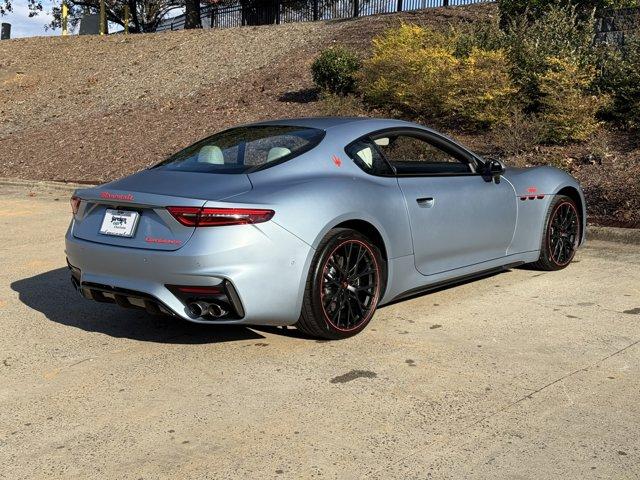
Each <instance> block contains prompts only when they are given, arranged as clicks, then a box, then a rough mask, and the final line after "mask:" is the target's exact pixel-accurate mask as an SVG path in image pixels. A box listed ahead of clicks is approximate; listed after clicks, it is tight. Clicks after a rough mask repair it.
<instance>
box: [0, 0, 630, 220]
mask: <svg viewBox="0 0 640 480" xmlns="http://www.w3.org/2000/svg"><path fill="white" fill-rule="evenodd" d="M495 15H497V10H496V8H495V6H493V5H475V6H468V7H452V8H439V9H432V10H423V11H420V12H405V13H401V14H390V15H378V16H373V17H364V18H360V19H354V20H343V21H331V22H315V23H296V24H287V25H280V26H264V27H245V28H235V29H228V30H210V31H181V32H165V33H159V34H147V35H131V36H127V37H124V36H110V37H106V38H105V37H103V38H100V37H77V36H72V37H65V38H62V37H41V38H29V39H16V40H10V41H5V42H1V43H0V177H17V178H27V179H43V180H63V181H76V182H78V181H80V182H101V181H107V180H110V179H113V178H117V177H120V176H123V175H126V174H128V173H131V172H134V171H137V170H139V169H141V168H143V167H145V166H148V165H150V164H153V163H156V162H158V161H160V160H162V159H163V158H165V157H166V156H167V155H169V154H171V153H173V152H175V151H177V150H178V149H180V148H182V147H184V146H186V145H188V144H190V143H192V142H194V141H195V140H198V139H200V138H202V137H204V136H206V135H209V134H211V133H213V132H215V131H217V130H220V129H221V128H225V127H228V126H231V125H234V124H239V123H246V122H251V121H257V120H263V119H271V118H283V117H302V116H314V115H318V114H321V113H322V111H323V106H322V104H321V102H319V101H318V100H317V96H316V94H315V92H314V90H313V82H312V80H311V76H310V71H309V70H310V69H309V67H310V64H311V62H312V61H313V59H314V57H315V56H316V55H317V53H318V52H319V51H320V50H321V49H322V48H325V47H327V46H329V45H332V44H334V43H342V44H347V45H349V46H351V47H353V48H354V49H356V50H359V51H361V52H362V53H363V55H364V54H365V53H366V51H367V49H369V48H370V44H371V39H372V38H373V37H374V36H375V35H377V34H379V33H381V32H382V31H383V30H384V29H385V28H388V27H390V26H393V25H398V24H400V23H401V22H412V23H418V24H422V25H437V26H439V27H442V26H445V25H447V24H455V23H456V22H469V21H478V20H482V19H488V18H490V17H492V16H495ZM345 113H352V112H345ZM447 133H448V134H450V135H452V136H454V137H457V138H459V139H461V141H463V142H464V143H467V144H468V145H469V146H470V147H471V148H473V149H475V150H477V151H478V152H479V153H483V154H491V155H500V152H499V147H498V146H499V145H500V143H503V142H500V141H498V140H499V137H500V135H502V136H508V135H510V132H508V131H497V132H480V133H474V134H469V133H465V132H462V131H458V130H455V129H449V130H448V131H447ZM503 158H504V157H503ZM504 159H505V160H506V161H507V163H510V164H516V165H525V164H537V163H551V164H555V165H558V166H562V167H564V168H566V169H568V170H569V171H571V173H572V174H573V175H574V176H576V177H577V178H578V179H579V180H580V181H581V182H582V184H583V186H584V187H585V189H586V192H587V197H588V200H589V208H590V215H591V217H592V218H593V219H596V220H597V221H598V222H599V223H606V224H612V225H621V226H640V148H638V142H637V141H633V139H630V138H629V136H628V135H626V134H612V133H607V132H605V133H604V134H603V135H601V136H600V137H599V139H597V141H596V142H595V143H594V142H591V144H588V145H587V144H583V145H573V146H566V147H542V148H536V149H535V151H531V152H526V153H525V154H518V155H517V156H511V157H506V158H504Z"/></svg>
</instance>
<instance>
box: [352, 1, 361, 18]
mask: <svg viewBox="0 0 640 480" xmlns="http://www.w3.org/2000/svg"><path fill="white" fill-rule="evenodd" d="M359 14H360V0H353V16H354V17H357V16H358V15H359Z"/></svg>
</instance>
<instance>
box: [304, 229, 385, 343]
mask: <svg viewBox="0 0 640 480" xmlns="http://www.w3.org/2000/svg"><path fill="white" fill-rule="evenodd" d="M386 278H387V272H386V262H385V261H384V260H383V258H382V255H381V254H380V250H379V249H378V247H376V246H375V245H374V244H373V242H371V240H369V239H368V238H367V237H365V236H364V235H362V234H360V233H359V232H356V231H355V230H351V229H348V228H336V229H333V230H331V231H330V232H329V233H328V234H327V235H326V236H325V237H324V238H323V239H322V241H321V242H320V245H319V246H318V250H317V252H316V254H315V257H314V259H313V262H312V263H311V268H310V269H309V275H308V278H307V283H306V286H305V292H304V299H303V303H302V312H301V314H300V319H299V320H298V322H297V323H296V325H295V326H296V327H297V328H298V329H299V330H301V331H302V332H304V333H306V334H307V335H310V336H312V337H318V338H324V339H328V340H339V339H343V338H348V337H351V336H353V335H356V334H357V333H360V332H361V331H362V330H364V328H365V327H366V326H367V324H368V323H369V322H370V321H371V318H372V317H373V314H374V312H375V310H376V308H377V306H378V302H379V301H380V298H381V296H382V293H383V292H384V287H385V282H386Z"/></svg>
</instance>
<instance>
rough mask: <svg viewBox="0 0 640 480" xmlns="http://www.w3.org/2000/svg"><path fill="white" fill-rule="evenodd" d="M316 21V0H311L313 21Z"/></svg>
mask: <svg viewBox="0 0 640 480" xmlns="http://www.w3.org/2000/svg"><path fill="white" fill-rule="evenodd" d="M316 20H318V0H313V21H314V22H315V21H316Z"/></svg>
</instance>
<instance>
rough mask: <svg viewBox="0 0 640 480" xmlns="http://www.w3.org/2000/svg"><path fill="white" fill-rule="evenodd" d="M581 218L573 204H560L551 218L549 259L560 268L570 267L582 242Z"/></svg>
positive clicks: (548, 247) (548, 233)
mask: <svg viewBox="0 0 640 480" xmlns="http://www.w3.org/2000/svg"><path fill="white" fill-rule="evenodd" d="M580 230H581V228H580V217H579V216H578V211H577V210H576V207H575V205H574V204H573V203H572V202H568V201H564V202H560V203H558V205H556V206H555V207H554V209H553V212H552V213H551V216H550V217H549V226H548V227H547V250H548V251H549V259H550V260H551V261H552V262H553V263H555V264H556V265H557V266H559V267H564V266H565V265H568V264H569V263H570V262H571V260H573V257H574V255H575V253H576V248H577V246H578V243H579V241H580Z"/></svg>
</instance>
